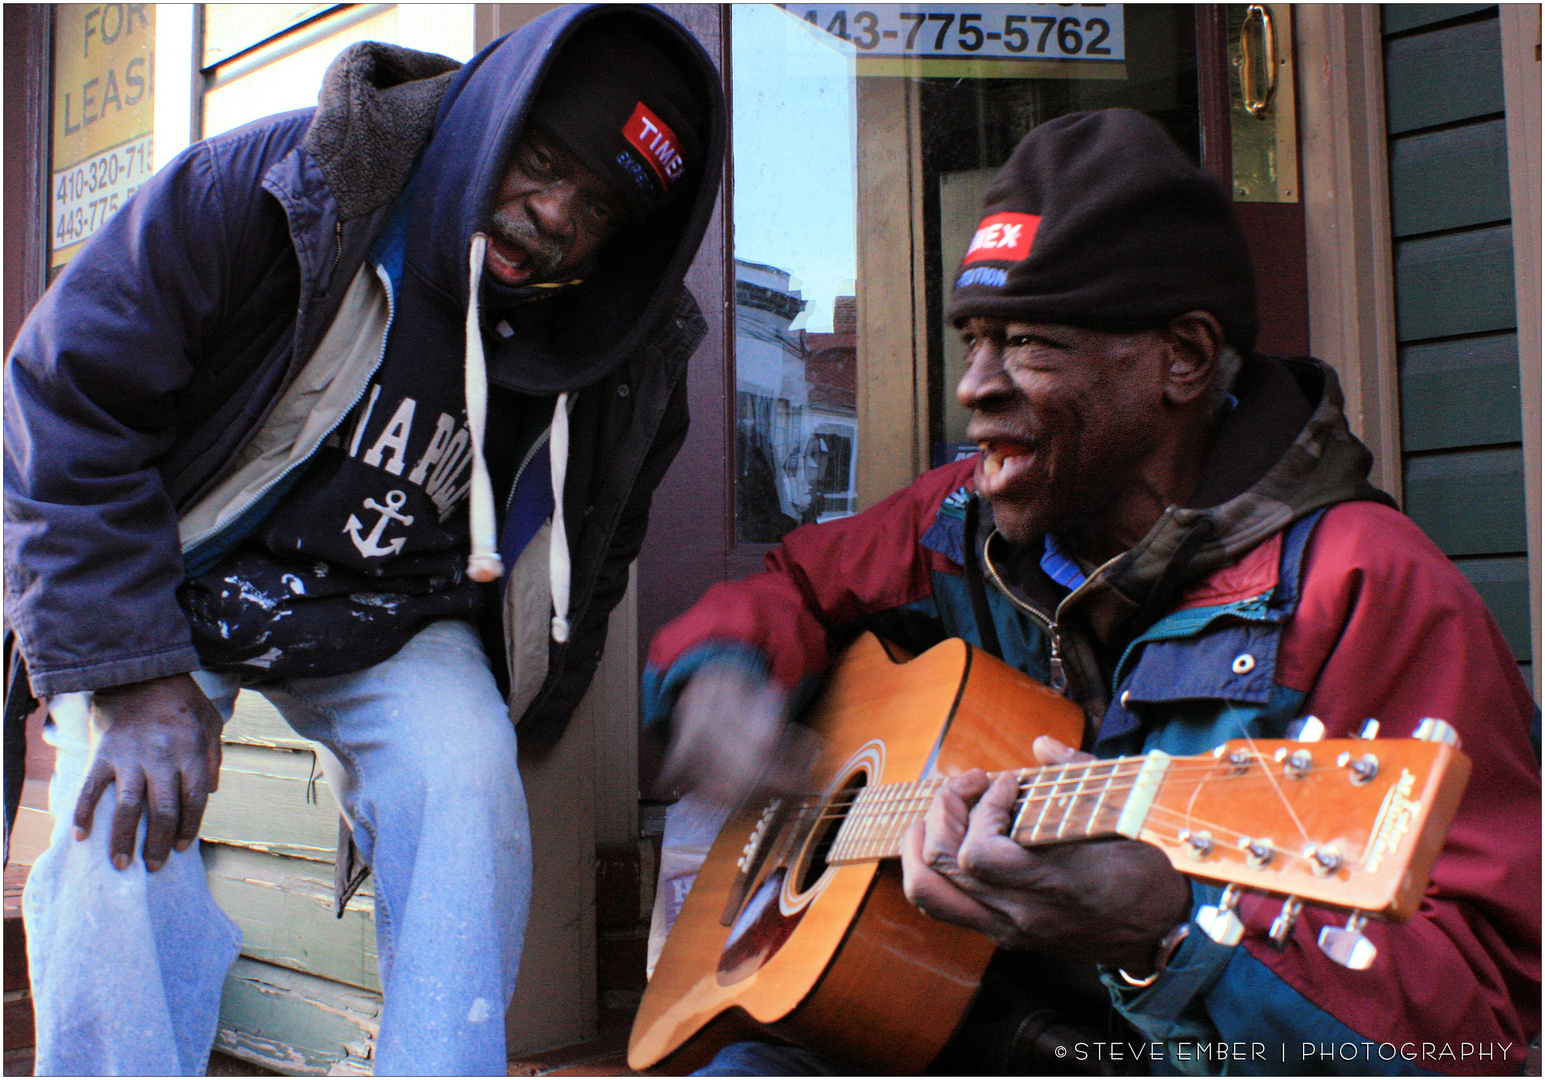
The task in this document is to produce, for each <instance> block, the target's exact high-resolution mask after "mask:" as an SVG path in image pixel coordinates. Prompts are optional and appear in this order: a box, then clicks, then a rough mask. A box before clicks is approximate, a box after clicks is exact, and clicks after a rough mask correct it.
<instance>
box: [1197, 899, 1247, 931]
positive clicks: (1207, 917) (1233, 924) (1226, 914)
mask: <svg viewBox="0 0 1545 1080" xmlns="http://www.w3.org/2000/svg"><path fill="white" fill-rule="evenodd" d="M1238 906H1239V889H1238V888H1237V887H1236V886H1234V885H1230V886H1229V887H1228V888H1226V889H1224V890H1223V896H1222V897H1221V898H1219V900H1218V903H1217V904H1216V905H1213V904H1204V905H1202V907H1200V908H1198V909H1197V912H1196V925H1198V926H1200V927H1201V928H1202V930H1203V931H1204V932H1206V934H1207V936H1208V937H1210V938H1212V940H1214V941H1216V942H1217V943H1218V944H1219V945H1230V946H1232V945H1238V944H1239V939H1240V938H1242V937H1244V936H1245V924H1244V923H1242V922H1240V921H1239V915H1238V914H1237V913H1236V912H1235V910H1234V909H1235V908H1237V907H1238Z"/></svg>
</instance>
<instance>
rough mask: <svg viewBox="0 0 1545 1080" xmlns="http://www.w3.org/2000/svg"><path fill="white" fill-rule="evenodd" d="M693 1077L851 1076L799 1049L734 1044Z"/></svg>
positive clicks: (762, 1044)
mask: <svg viewBox="0 0 1545 1080" xmlns="http://www.w3.org/2000/svg"><path fill="white" fill-rule="evenodd" d="M692 1075H693V1076H843V1075H851V1073H848V1072H847V1071H846V1070H843V1069H841V1068H839V1067H838V1066H837V1065H835V1064H834V1063H832V1062H829V1061H826V1060H824V1059H822V1058H819V1057H817V1056H816V1055H814V1054H812V1053H811V1052H810V1051H809V1050H805V1049H802V1048H800V1047H798V1046H781V1045H778V1044H775V1043H764V1042H738V1043H730V1045H728V1046H726V1047H725V1048H724V1049H723V1050H720V1051H719V1053H718V1054H716V1055H715V1056H714V1059H713V1060H712V1061H710V1062H709V1063H708V1064H707V1065H704V1066H703V1067H702V1068H701V1069H699V1070H697V1072H695V1073H693V1074H692Z"/></svg>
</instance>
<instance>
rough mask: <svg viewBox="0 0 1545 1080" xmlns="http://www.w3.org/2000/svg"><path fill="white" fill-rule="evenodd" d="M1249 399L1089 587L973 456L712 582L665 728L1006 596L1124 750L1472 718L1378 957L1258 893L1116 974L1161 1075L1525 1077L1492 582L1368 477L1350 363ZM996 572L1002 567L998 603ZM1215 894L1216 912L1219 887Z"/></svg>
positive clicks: (1528, 777)
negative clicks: (1441, 834)
mask: <svg viewBox="0 0 1545 1080" xmlns="http://www.w3.org/2000/svg"><path fill="white" fill-rule="evenodd" d="M1236 395H1237V396H1238V397H1239V399H1240V403H1239V405H1238V407H1237V408H1235V410H1234V412H1233V413H1232V414H1231V415H1230V416H1229V418H1228V419H1227V420H1226V421H1225V422H1224V425H1223V428H1222V430H1221V432H1220V434H1219V436H1218V438H1217V440H1216V442H1215V446H1214V450H1213V452H1212V454H1211V457H1210V458H1209V461H1208V464H1207V467H1206V469H1205V470H1204V474H1203V479H1202V482H1201V484H1200V485H1199V489H1200V492H1201V498H1202V499H1205V500H1207V501H1201V502H1200V506H1201V507H1202V508H1200V509H1198V508H1194V507H1193V508H1171V509H1170V510H1169V511H1166V514H1165V516H1164V518H1163V519H1162V520H1161V521H1160V522H1159V523H1158V524H1157V525H1155V526H1154V529H1153V531H1152V532H1150V534H1149V535H1148V536H1147V537H1145V538H1144V540H1143V541H1142V542H1141V543H1140V544H1139V545H1137V546H1136V547H1134V548H1133V549H1132V550H1130V551H1128V552H1127V553H1125V554H1124V555H1122V556H1120V557H1119V558H1117V559H1115V560H1112V562H1111V563H1108V564H1106V565H1105V566H1103V567H1101V568H1099V570H1097V571H1095V572H1094V573H1093V574H1091V575H1090V576H1089V579H1088V580H1087V582H1085V583H1084V584H1083V585H1081V586H1079V587H1078V588H1076V589H1074V590H1071V591H1070V590H1068V589H1067V588H1065V587H1063V586H1061V585H1059V584H1057V583H1056V582H1055V581H1053V580H1052V578H1051V577H1050V576H1049V575H1048V574H1047V573H1046V571H1045V569H1044V568H1043V567H1042V565H1041V558H1042V555H1043V554H1044V552H1043V550H1042V548H1041V545H1040V544H1035V545H1027V546H1026V548H1025V549H1023V550H1007V547H1006V545H1005V544H1004V542H1003V541H1002V539H1001V538H997V539H993V538H992V528H991V521H990V509H989V508H986V507H983V508H982V511H983V516H984V518H985V519H986V520H983V521H982V522H981V523H980V524H979V525H977V527H976V530H975V535H969V534H968V532H967V517H968V514H967V510H968V508H970V503H971V502H972V488H971V475H972V472H973V468H974V460H973V461H963V462H957V463H955V464H952V465H948V466H945V467H943V468H939V469H935V470H933V471H931V472H929V473H926V474H924V475H923V476H922V477H920V478H919V479H918V480H917V481H916V482H915V483H914V484H912V485H911V486H910V487H908V488H906V489H904V490H902V491H900V492H897V493H896V494H894V495H892V496H891V497H890V498H888V499H886V500H884V501H883V502H881V503H879V504H877V505H876V506H874V507H872V508H870V509H869V510H867V511H865V512H863V513H861V514H858V515H855V516H853V517H850V518H846V519H843V520H840V521H834V522H829V523H825V524H821V525H814V526H806V527H804V528H801V529H797V530H795V531H794V532H792V533H790V534H789V535H788V537H786V538H785V540H784V543H783V544H782V545H781V546H780V547H778V548H777V549H775V550H773V551H772V552H770V553H769V554H768V556H767V559H766V569H765V571H763V572H762V573H759V574H756V575H754V576H752V577H749V578H746V579H744V580H741V581H735V582H726V583H723V584H720V585H717V586H715V587H714V588H712V589H710V590H709V591H708V592H707V593H706V594H705V595H704V596H703V597H702V599H701V600H700V601H699V602H698V603H697V604H696V605H695V606H694V607H693V608H691V609H690V610H689V611H688V612H686V613H685V614H684V615H682V616H681V617H680V618H678V619H677V620H676V621H675V622H673V623H671V624H669V625H668V626H667V627H665V628H664V629H663V630H662V631H661V632H660V633H659V634H658V635H657V637H656V638H655V640H654V642H653V644H652V646H651V649H650V654H649V664H648V668H647V670H646V673H645V679H644V683H645V686H644V690H645V713H646V717H645V718H646V723H647V724H649V725H650V726H651V727H652V728H653V729H654V730H657V731H659V732H661V733H662V734H665V733H668V728H669V718H670V712H671V709H672V708H673V706H674V703H675V699H676V696H677V694H678V693H679V691H680V689H681V687H682V686H683V685H684V684H685V682H686V681H687V679H688V678H690V676H691V674H692V673H693V672H694V671H696V670H697V669H698V668H700V667H702V666H703V665H705V664H707V663H713V662H719V663H734V664H738V665H741V666H743V667H746V668H748V669H750V670H752V671H755V672H758V673H760V674H762V675H764V676H766V677H769V678H772V679H775V680H776V681H778V682H779V683H781V684H782V685H784V686H785V687H787V688H789V689H790V690H791V691H794V692H795V698H796V699H797V698H799V697H800V696H802V690H804V689H808V687H809V686H811V685H812V684H814V683H816V682H818V681H819V678H820V675H821V673H822V672H823V671H825V670H826V669H827V667H828V666H829V664H830V663H831V661H832V659H833V658H834V657H835V655H836V654H837V653H839V652H840V651H841V649H842V647H843V646H844V645H845V644H846V642H847V641H849V640H850V639H851V638H852V636H853V635H854V634H855V633H856V632H857V631H859V630H865V629H867V630H874V631H876V632H878V633H880V634H881V635H882V636H886V637H888V638H890V639H892V640H895V641H896V642H897V643H898V644H901V645H902V646H903V647H906V648H908V649H911V650H914V651H921V650H922V649H926V648H927V647H929V646H930V645H932V644H935V643H937V642H938V641H940V640H943V639H944V638H947V637H961V638H964V639H966V640H967V641H970V642H971V643H972V644H975V645H979V646H980V645H982V644H983V637H984V634H983V632H982V630H983V627H982V620H981V619H979V618H978V612H979V611H982V612H983V614H984V615H985V618H986V620H987V621H988V622H989V623H990V626H991V630H990V632H989V634H988V635H987V636H988V637H989V638H991V637H996V639H997V645H998V649H997V650H995V651H999V652H1000V654H1001V655H1002V656H1003V658H1004V659H1005V660H1007V661H1008V662H1009V663H1010V664H1012V665H1014V666H1015V667H1017V668H1019V669H1020V670H1022V671H1024V672H1026V673H1027V674H1029V675H1031V676H1033V677H1035V678H1038V679H1040V680H1042V681H1044V682H1048V683H1051V684H1053V685H1059V684H1065V692H1066V693H1068V695H1069V696H1070V697H1072V698H1073V699H1074V700H1076V701H1078V702H1079V703H1080V704H1082V705H1083V706H1084V709H1085V713H1086V716H1087V718H1088V724H1087V733H1086V738H1085V747H1086V748H1087V749H1090V750H1092V751H1093V752H1094V753H1095V754H1096V755H1097V756H1099V757H1114V756H1118V755H1125V754H1138V753H1144V752H1147V751H1148V750H1154V749H1157V750H1163V751H1165V752H1167V753H1171V754H1195V753H1202V752H1206V751H1208V750H1211V749H1212V748H1213V747H1215V746H1217V745H1219V744H1220V743H1222V742H1224V741H1226V740H1228V739H1234V738H1240V737H1242V736H1244V735H1249V736H1251V737H1259V738H1281V737H1284V736H1292V735H1293V734H1295V733H1296V730H1297V729H1296V727H1295V721H1299V720H1301V718H1303V717H1305V716H1308V715H1313V716H1315V717H1318V718H1319V719H1320V720H1321V721H1322V722H1323V724H1324V726H1325V737H1327V738H1346V737H1350V736H1352V735H1354V734H1356V733H1357V732H1358V730H1359V729H1360V728H1361V726H1362V724H1363V722H1364V721H1365V720H1366V719H1367V718H1377V719H1378V720H1379V721H1380V725H1381V727H1380V735H1381V736H1383V737H1408V736H1410V735H1411V734H1412V733H1413V731H1414V729H1415V727H1416V725H1417V723H1418V722H1419V721H1420V720H1421V719H1422V718H1424V717H1428V716H1433V717H1439V718H1442V719H1444V720H1447V721H1448V722H1449V723H1450V724H1451V725H1452V726H1453V727H1454V729H1455V730H1456V731H1457V732H1458V733H1459V736H1460V738H1461V740H1462V746H1463V749H1464V751H1465V752H1466V754H1468V755H1469V757H1470V759H1471V761H1472V763H1473V766H1474V769H1473V773H1472V776H1471V781H1470V784H1469V787H1468V789H1467V790H1466V792H1465V795H1464V798H1463V800H1462V802H1461V804H1460V807H1459V811H1458V814H1457V816H1456V818H1455V820H1454V823H1453V825H1452V827H1451V829H1450V831H1449V834H1448V839H1447V842H1446V845H1445V847H1444V849H1443V852H1442V854H1441V856H1440V858H1439V859H1438V862H1437V865H1436V866H1435V868H1434V870H1433V874H1432V881H1431V884H1430V886H1429V887H1428V890H1427V893H1426V896H1425V897H1424V898H1423V900H1422V903H1421V906H1420V908H1419V910H1418V911H1417V912H1416V914H1415V915H1414V916H1413V917H1412V918H1411V919H1410V920H1409V921H1408V922H1406V923H1404V924H1400V925H1385V924H1380V923H1371V924H1370V925H1369V926H1368V927H1367V929H1366V930H1365V933H1366V934H1367V936H1368V937H1369V939H1370V940H1371V941H1372V943H1373V944H1374V945H1375V946H1376V947H1377V949H1378V957H1377V959H1376V961H1375V962H1374V964H1373V965H1372V966H1371V967H1370V968H1368V969H1367V970H1363V971H1352V970H1348V969H1346V968H1343V967H1340V966H1338V965H1336V964H1335V963H1333V962H1332V961H1331V960H1330V959H1328V958H1327V957H1326V956H1325V955H1324V954H1323V953H1322V952H1321V950H1320V949H1319V947H1318V946H1317V944H1316V942H1317V937H1318V934H1319V931H1320V928H1321V927H1322V926H1326V925H1340V924H1341V923H1342V922H1344V921H1345V915H1344V913H1339V912H1336V911H1334V910H1331V909H1328V908H1317V907H1315V906H1313V905H1306V906H1305V908H1304V911H1303V914H1302V915H1301V916H1300V918H1299V919H1298V921H1297V923H1296V924H1295V926H1294V929H1293V932H1292V933H1291V935H1290V936H1289V937H1288V938H1287V940H1286V941H1285V943H1284V945H1283V946H1282V947H1281V948H1277V947H1275V946H1274V945H1272V944H1271V942H1270V941H1269V940H1268V937H1267V929H1268V927H1269V926H1270V924H1271V922H1272V920H1273V918H1275V917H1276V915H1277V913H1278V911H1279V909H1280V901H1278V900H1275V899H1272V898H1269V897H1266V896H1254V895H1247V896H1246V898H1245V900H1244V901H1243V902H1242V904H1241V907H1240V912H1239V913H1240V917H1241V919H1242V921H1243V922H1244V924H1245V927H1246V931H1245V936H1244V939H1243V941H1242V943H1241V944H1240V945H1238V946H1236V947H1225V946H1223V945H1219V944H1217V943H1215V942H1214V941H1212V940H1211V939H1210V938H1208V937H1207V935H1206V934H1203V933H1199V932H1197V933H1192V934H1190V935H1189V936H1188V937H1187V938H1186V940H1185V942H1184V943H1183V944H1182V945H1181V947H1180V949H1179V950H1178V952H1177V953H1176V954H1175V955H1174V957H1173V958H1172V960H1171V961H1170V963H1169V964H1168V966H1167V967H1166V969H1165V971H1164V973H1163V974H1162V975H1161V976H1160V977H1159V978H1158V979H1157V980H1156V981H1155V982H1154V983H1153V984H1151V985H1150V986H1148V987H1146V988H1141V989H1139V988H1132V987H1128V986H1126V985H1125V984H1124V983H1123V982H1121V981H1120V980H1119V979H1116V978H1114V977H1113V975H1112V974H1111V973H1105V974H1104V975H1103V976H1102V977H1103V978H1104V980H1105V983H1106V986H1107V987H1108V988H1109V991H1110V993H1111V997H1112V1000H1113V1003H1114V1005H1115V1007H1116V1009H1117V1010H1118V1011H1119V1012H1120V1013H1121V1014H1122V1015H1123V1016H1124V1017H1125V1018H1126V1019H1127V1021H1128V1022H1129V1023H1130V1024H1131V1025H1132V1026H1133V1027H1134V1028H1135V1029H1136V1030H1137V1031H1138V1032H1139V1033H1140V1034H1141V1036H1142V1037H1144V1038H1147V1039H1150V1040H1153V1041H1155V1042H1160V1043H1163V1044H1164V1045H1165V1048H1166V1060H1165V1061H1163V1062H1160V1063H1158V1064H1157V1065H1155V1068H1156V1070H1168V1069H1173V1070H1175V1071H1179V1072H1182V1073H1196V1074H1206V1073H1218V1072H1225V1071H1226V1072H1258V1073H1329V1074H1335V1073H1345V1074H1369V1073H1380V1074H1382V1073H1397V1074H1398V1073H1421V1072H1429V1071H1430V1072H1439V1073H1458V1074H1494V1073H1509V1072H1510V1073H1517V1072H1518V1071H1519V1070H1520V1069H1521V1068H1522V1066H1523V1063H1524V1059H1525V1056H1526V1054H1527V1049H1528V1043H1529V1042H1530V1040H1531V1039H1532V1038H1534V1037H1536V1035H1537V1034H1538V1031H1539V1025H1540V991H1539V979H1540V779H1539V775H1540V774H1539V759H1538V753H1537V750H1536V749H1535V747H1534V746H1533V745H1532V744H1531V738H1530V734H1531V723H1534V722H1536V721H1535V718H1536V717H1537V716H1538V713H1537V710H1536V709H1535V707H1534V704H1533V702H1532V699H1531V697H1530V694H1529V691H1528V689H1527V688H1526V686H1525V685H1524V683H1523V680H1522V678H1521V677H1520V675H1519V671H1518V667H1517V664H1516V662H1515V660H1514V658H1513V655H1512V653H1511V650H1510V649H1509V647H1508V645H1507V643H1506V642H1505V641H1504V639H1503V637H1502V635H1501V632H1500V631H1499V630H1498V628H1497V626H1496V624H1495V623H1494V622H1493V620H1492V618H1491V616H1490V615H1489V613H1488V612H1487V610H1486V608H1485V605H1484V604H1483V602H1482V601H1481V599H1480V597H1479V596H1478V595H1477V594H1476V592H1475V590H1474V588H1473V587H1472V586H1471V585H1470V584H1469V582H1468V581H1467V580H1466V579H1465V578H1464V576H1463V575H1462V574H1461V573H1460V572H1459V571H1458V570H1457V569H1456V568H1455V566H1454V565H1453V564H1452V563H1451V562H1450V561H1449V560H1448V559H1447V558H1445V557H1444V556H1443V554H1442V553H1441V552H1440V551H1439V550H1438V549H1437V548H1436V547H1435V546H1434V545H1433V543H1432V542H1431V541H1430V540H1429V539H1428V538H1427V537H1426V536H1425V535H1424V534H1423V533H1422V532H1421V530H1420V529H1418V528H1417V527H1416V526H1415V525H1414V524H1413V523H1412V522H1411V521H1410V520H1409V519H1408V518H1406V517H1405V516H1403V515H1402V514H1400V513H1399V512H1398V511H1397V510H1395V509H1393V508H1392V506H1391V505H1389V500H1388V499H1387V497H1384V496H1382V495H1381V493H1378V492H1376V491H1375V490H1374V489H1371V488H1369V487H1367V485H1366V482H1365V480H1364V478H1365V477H1366V475H1367V469H1368V465H1369V461H1370V458H1369V456H1368V454H1367V451H1366V450H1365V449H1364V448H1363V447H1362V446H1361V444H1360V443H1358V442H1357V441H1356V439H1355V438H1354V437H1353V436H1352V435H1351V434H1350V432H1349V431H1348V430H1347V428H1346V423H1345V420H1344V418H1343V417H1342V415H1341V411H1340V395H1339V391H1338V389H1337V387H1336V384H1335V377H1334V374H1333V373H1331V372H1330V370H1329V369H1328V368H1326V367H1325V366H1324V365H1322V364H1319V362H1318V361H1312V360H1308V359H1299V360H1273V361H1265V360H1261V359H1257V360H1255V361H1252V363H1251V364H1250V365H1248V366H1247V368H1246V373H1245V376H1244V377H1243V379H1242V383H1241V386H1240V387H1238V388H1236ZM1273 439H1275V442H1274V443H1272V442H1271V440H1273ZM1263 442H1266V443H1267V444H1268V447H1269V449H1270V451H1271V452H1270V454H1266V453H1264V452H1263V450H1262V446H1261V444H1262V443H1263ZM1198 501H1199V500H1198V499H1193V502H1198ZM968 544H969V545H971V547H970V548H968V546H967V545H968ZM968 550H974V553H975V555H976V559H975V560H970V559H968V558H967V557H966V556H967V552H968ZM972 562H975V563H976V564H977V565H979V566H981V567H982V568H983V571H984V572H983V573H982V574H981V592H979V593H978V601H977V603H976V604H973V601H972V592H973V587H972V585H973V583H972V580H971V575H969V574H968V573H967V572H966V571H967V566H968V564H969V563H972ZM983 609H985V610H983ZM989 643H990V642H989ZM1193 892H1194V903H1195V905H1197V906H1198V907H1199V906H1201V905H1205V904H1216V903H1217V901H1218V898H1219V893H1220V889H1219V888H1218V887H1217V886H1214V885H1210V884H1206V883H1202V882H1194V883H1193Z"/></svg>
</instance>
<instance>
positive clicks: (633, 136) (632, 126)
mask: <svg viewBox="0 0 1545 1080" xmlns="http://www.w3.org/2000/svg"><path fill="white" fill-rule="evenodd" d="M622 133H623V135H625V136H626V137H627V140H628V142H630V143H632V144H633V145H634V146H635V147H637V148H638V151H639V153H641V154H643V155H644V160H645V161H647V162H649V167H650V168H651V169H653V170H654V172H655V175H656V176H658V177H659V178H660V183H662V184H664V185H665V186H666V187H667V188H669V187H670V186H671V185H672V184H674V183H675V182H676V181H677V180H678V179H680V178H681V174H682V173H684V172H686V170H687V159H686V158H684V157H682V156H681V143H679V142H678V141H677V140H676V133H675V132H674V131H672V130H671V129H670V127H669V126H668V125H667V124H666V123H665V121H664V120H661V119H660V118H659V117H658V116H656V115H655V114H654V110H653V109H651V108H650V107H649V106H648V105H645V104H644V103H643V102H642V101H640V102H639V103H638V104H637V105H635V106H633V115H632V116H630V117H628V122H627V123H626V124H624V125H623V126H622Z"/></svg>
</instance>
